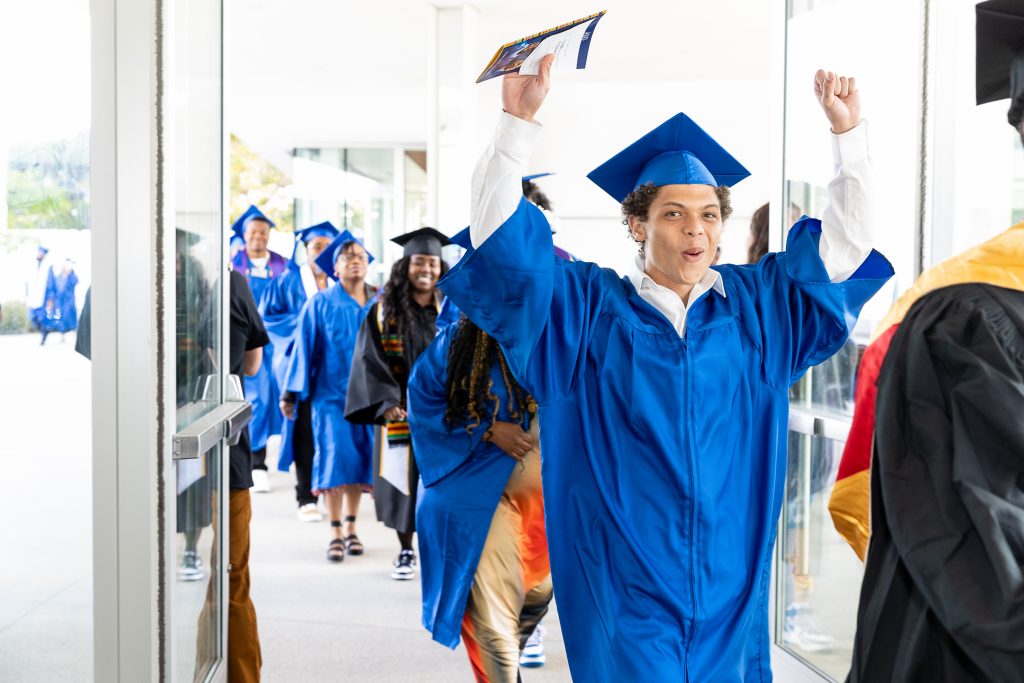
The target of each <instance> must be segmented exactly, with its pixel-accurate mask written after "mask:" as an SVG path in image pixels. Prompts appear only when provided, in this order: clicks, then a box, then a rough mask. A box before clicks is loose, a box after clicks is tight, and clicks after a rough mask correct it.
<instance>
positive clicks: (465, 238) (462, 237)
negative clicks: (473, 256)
mask: <svg viewBox="0 0 1024 683" xmlns="http://www.w3.org/2000/svg"><path fill="white" fill-rule="evenodd" d="M450 239H451V242H452V244H457V245H459V246H460V247H462V248H463V249H469V248H470V247H472V246H473V240H472V239H471V238H470V236H469V226H468V225H467V226H466V227H465V228H464V229H462V230H459V231H458V232H457V233H455V234H454V235H452V236H451V238H450Z"/></svg>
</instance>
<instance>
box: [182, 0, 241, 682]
mask: <svg viewBox="0 0 1024 683" xmlns="http://www.w3.org/2000/svg"><path fill="white" fill-rule="evenodd" d="M169 7H170V9H169V15H170V16H169V18H170V21H169V22H168V26H169V27H170V29H169V30H168V31H165V35H164V44H165V46H167V47H168V48H169V50H168V52H167V55H168V58H167V65H168V67H169V69H168V71H167V75H168V76H169V78H168V79H166V80H165V83H166V84H167V85H168V89H167V92H168V95H169V100H168V102H167V106H166V107H165V109H164V117H165V119H166V120H167V122H168V123H169V124H170V128H169V132H170V135H169V137H168V141H167V142H168V145H167V147H168V149H169V151H170V155H169V156H168V157H167V161H168V163H167V164H166V165H165V168H164V169H163V172H164V174H165V177H167V180H168V181H172V182H171V183H170V184H169V186H168V187H169V192H168V195H167V196H168V198H169V199H170V201H169V205H170V206H171V207H172V212H171V216H172V220H173V232H174V235H173V239H174V251H173V291H174V308H173V311H172V310H170V309H169V308H168V309H165V315H173V326H174V336H173V339H174V352H173V369H174V370H173V379H174V412H173V414H174V425H173V426H174V431H175V436H174V438H173V441H172V448H171V451H172V461H173V474H172V476H171V477H170V478H169V480H168V481H167V482H166V484H165V486H166V489H165V492H164V495H165V499H166V500H168V501H169V502H170V501H173V503H172V504H169V505H167V518H166V520H165V523H166V525H167V529H168V531H169V532H170V533H168V534H167V536H168V537H169V538H173V539H174V540H173V541H172V542H171V543H170V552H169V553H168V554H167V556H166V559H165V574H164V575H165V576H166V581H167V589H168V591H167V592H168V595H169V596H170V604H169V610H168V617H169V620H168V621H169V623H168V627H169V628H168V629H167V635H168V637H169V641H170V642H169V645H170V647H169V648H166V650H165V651H166V656H168V657H169V658H170V661H169V665H170V671H171V676H170V680H171V681H174V682H176V683H177V682H181V683H191V682H195V683H201V682H203V681H207V680H211V679H212V678H214V677H216V678H218V679H220V678H222V677H223V676H224V674H225V672H224V668H225V667H224V666H222V665H221V664H222V662H223V659H224V655H225V650H226V647H225V643H226V633H227V630H226V614H225V606H226V604H227V603H226V600H225V591H226V586H227V584H228V581H227V559H226V558H227V552H226V550H227V539H226V529H227V527H228V525H227V524H226V523H225V519H224V513H225V510H226V509H227V506H226V504H225V503H226V500H225V499H226V494H227V485H226V484H227V482H226V481H225V475H226V472H227V468H226V466H225V465H226V463H225V459H226V457H227V454H228V448H227V447H226V446H225V443H224V436H225V425H226V420H227V419H229V418H230V416H231V415H232V414H233V413H234V412H235V411H234V409H233V408H234V406H237V405H239V403H238V401H240V400H241V393H240V391H239V390H238V385H237V384H235V385H231V384H229V383H228V382H227V381H226V380H227V375H226V366H227V363H226V358H227V356H226V352H227V351H226V349H227V346H228V344H227V343H226V329H227V328H226V316H225V311H226V299H227V290H226V288H225V282H226V279H227V278H226V276H227V269H226V262H227V259H226V256H225V253H224V228H223V226H224V216H223V206H224V196H223V189H222V188H223V182H222V179H223V176H224V171H223V164H224V153H223V148H224V144H223V130H222V128H223V127H222V121H223V112H222V107H221V102H222V85H223V79H222V77H221V74H222V31H221V19H222V16H221V11H222V8H221V3H220V2H209V1H208V0H175V2H173V3H172V4H171V5H170V6H169ZM232 389H234V391H233V392H232V393H233V395H228V393H227V392H231V390H232ZM227 399H235V400H234V401H228V400H227ZM172 510H173V514H172V512H171V511H172Z"/></svg>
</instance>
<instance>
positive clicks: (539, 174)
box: [523, 173, 555, 183]
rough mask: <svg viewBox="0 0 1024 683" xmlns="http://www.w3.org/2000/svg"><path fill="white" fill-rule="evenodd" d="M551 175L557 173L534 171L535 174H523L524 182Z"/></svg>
mask: <svg viewBox="0 0 1024 683" xmlns="http://www.w3.org/2000/svg"><path fill="white" fill-rule="evenodd" d="M549 175H555V174H554V173H534V174H533V175H524V176H523V182H524V183H528V182H530V181H531V180H536V179H537V178H543V177H545V176H549Z"/></svg>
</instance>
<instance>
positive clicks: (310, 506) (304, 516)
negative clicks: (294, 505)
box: [297, 503, 324, 522]
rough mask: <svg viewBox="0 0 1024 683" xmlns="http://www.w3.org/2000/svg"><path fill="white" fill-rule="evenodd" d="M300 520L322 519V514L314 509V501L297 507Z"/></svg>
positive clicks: (314, 520) (315, 520)
mask: <svg viewBox="0 0 1024 683" xmlns="http://www.w3.org/2000/svg"><path fill="white" fill-rule="evenodd" d="M297 514H298V515H299V521H300V522H322V521H323V519H324V516H323V514H322V513H321V512H320V511H319V510H317V509H316V503H306V504H305V505H303V506H302V507H300V508H299V512H298V513H297Z"/></svg>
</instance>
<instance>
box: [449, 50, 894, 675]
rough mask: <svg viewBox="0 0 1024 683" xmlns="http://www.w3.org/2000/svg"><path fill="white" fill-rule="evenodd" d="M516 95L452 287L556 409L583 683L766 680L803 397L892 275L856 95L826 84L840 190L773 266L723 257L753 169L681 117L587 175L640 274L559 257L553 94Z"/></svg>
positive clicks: (560, 501) (573, 651)
mask: <svg viewBox="0 0 1024 683" xmlns="http://www.w3.org/2000/svg"><path fill="white" fill-rule="evenodd" d="M550 64H551V60H550V58H546V59H545V60H544V61H543V62H542V65H541V69H540V74H539V75H538V76H518V75H517V76H514V77H506V78H505V80H504V82H503V88H502V95H503V103H502V104H503V109H504V112H503V113H502V114H501V120H500V124H499V128H498V130H497V132H496V133H495V137H494V140H493V142H492V144H491V147H490V148H489V149H488V151H487V152H486V153H485V155H484V157H483V158H482V159H481V162H480V164H479V165H478V167H477V171H476V175H475V177H474V195H473V196H474V206H473V212H472V219H471V225H472V238H473V244H474V246H475V250H474V251H473V252H471V253H470V254H468V255H467V256H466V257H465V258H464V259H462V261H461V262H460V263H459V264H458V265H456V266H455V267H454V268H453V269H452V271H451V272H450V273H449V274H448V276H447V277H446V278H445V279H444V280H442V282H441V287H442V288H443V289H444V290H445V292H446V293H447V295H448V296H450V297H451V298H452V299H454V300H455V302H456V303H457V304H458V305H459V307H460V308H461V309H462V310H463V312H464V313H466V315H468V316H469V317H470V318H471V319H472V320H473V321H474V322H476V323H477V324H478V325H480V327H481V328H482V329H484V330H485V331H486V332H487V333H488V334H490V335H492V336H494V337H495V338H496V339H497V340H498V341H499V342H500V344H501V347H502V350H503V352H504V353H505V356H506V358H507V359H508V362H509V366H510V367H511V368H512V370H513V372H514V374H515V376H516V378H517V379H518V380H519V382H520V383H521V384H522V385H523V387H524V388H526V389H527V390H528V391H529V392H530V393H531V394H532V395H533V396H534V397H535V398H536V399H537V401H538V403H539V404H540V419H541V423H542V424H543V430H542V432H541V450H542V452H543V453H545V458H544V461H543V485H544V490H545V503H546V505H545V512H546V521H547V534H548V541H549V544H548V545H549V549H550V552H551V570H552V578H553V581H554V586H555V591H556V596H557V600H558V606H559V615H560V618H561V624H562V631H563V635H564V637H565V646H566V652H567V654H568V658H569V666H570V669H571V671H572V675H573V679H574V680H576V681H588V682H589V681H616V682H617V681H640V680H643V681H670V680H671V681H681V680H688V681H716V682H717V681H725V682H730V681H758V682H760V681H768V680H771V675H772V674H771V668H770V662H769V647H770V637H769V633H768V613H769V590H768V589H769V586H768V584H769V576H770V573H771V572H770V568H771V556H772V547H773V544H774V541H775V533H776V528H777V521H778V514H779V509H780V505H781V503H782V500H783V498H784V495H785V491H784V483H785V463H786V434H787V421H788V408H789V405H788V389H789V386H790V385H791V384H792V383H793V382H795V381H796V380H797V379H798V378H799V377H800V376H801V375H802V374H803V373H804V372H805V371H806V370H807V368H808V367H810V366H812V365H815V364H818V363H821V362H822V361H824V360H825V359H827V358H828V357H829V356H830V355H832V354H833V353H835V352H836V351H837V350H838V349H840V348H841V347H842V345H843V343H844V342H845V340H846V339H847V337H848V335H849V333H850V330H851V328H852V326H853V324H854V323H855V321H856V318H857V315H858V313H859V311H860V308H861V306H862V305H863V304H864V303H865V302H866V301H867V300H868V299H869V298H870V297H871V296H872V295H873V294H874V293H875V292H876V291H878V289H879V288H880V287H881V286H882V285H883V284H884V283H885V282H886V280H888V278H889V277H891V275H892V272H893V271H892V267H891V266H890V265H889V263H888V261H886V260H885V258H884V257H883V256H881V255H880V254H878V253H877V252H874V251H872V250H871V249H870V243H871V230H870V220H869V217H870V206H869V205H868V200H869V197H870V192H869V185H868V183H867V179H868V177H869V173H870V164H869V162H868V157H867V143H866V131H865V126H864V125H862V124H860V113H859V96H858V94H857V90H856V86H855V83H854V81H853V80H852V79H847V78H845V77H842V78H841V77H838V76H835V75H834V74H826V73H825V72H819V73H818V74H816V77H815V88H816V96H817V97H818V99H819V101H820V103H821V105H822V107H823V109H824V111H825V114H826V116H827V118H828V120H829V122H830V124H831V126H832V130H833V133H834V134H833V149H834V152H835V155H836V161H837V170H838V173H837V176H836V179H835V180H833V182H832V183H831V184H830V186H829V197H830V203H829V207H828V208H826V210H825V213H824V215H823V219H822V220H821V221H818V220H814V219H805V220H802V221H800V222H799V223H797V224H796V225H795V226H793V228H792V229H791V230H790V233H789V237H788V240H787V247H786V251H785V252H782V253H776V254H769V255H767V256H766V257H765V258H763V259H762V260H761V261H760V262H758V263H757V264H756V265H751V266H717V267H716V268H714V269H710V263H711V259H712V258H713V255H714V252H715V249H716V247H717V246H718V243H719V241H720V239H721V234H722V229H723V223H724V221H725V219H726V218H728V215H729V212H730V211H731V207H730V195H729V190H728V186H729V185H732V184H735V183H737V182H739V181H741V180H742V179H743V178H744V177H746V175H747V172H746V170H745V169H744V168H743V166H742V165H741V164H739V163H738V162H737V161H736V160H735V159H734V158H733V157H732V156H731V155H729V154H728V152H726V151H725V150H724V149H722V148H721V146H719V145H718V144H717V143H715V141H714V140H713V139H712V138H711V137H710V136H708V135H707V134H706V133H704V131H703V130H702V129H700V127H698V126H697V125H696V124H695V123H693V122H692V121H691V120H690V119H689V118H688V117H686V116H685V115H682V114H679V115H677V116H675V117H673V118H671V119H669V121H667V122H665V123H664V124H662V125H661V126H659V127H657V128H655V129H654V130H653V131H651V132H650V133H648V134H647V135H645V136H644V137H642V138H640V139H639V140H638V141H637V142H635V143H633V144H632V145H630V146H629V147H627V148H626V149H624V150H623V151H622V152H620V153H619V154H617V155H616V156H615V157H613V158H612V159H611V160H609V161H608V162H606V163H605V164H604V165H602V166H601V167H599V168H598V169H596V170H595V171H593V172H592V173H591V174H590V178H591V179H592V180H594V182H595V183H597V184H598V185H599V186H600V187H601V188H602V189H604V190H605V191H606V192H608V194H610V195H611V196H612V197H613V198H614V199H615V200H616V201H617V202H620V204H621V207H622V212H623V217H624V219H625V222H626V223H627V224H628V226H629V228H630V233H631V235H632V236H633V239H635V240H636V241H637V242H639V243H640V255H639V256H638V258H637V259H636V262H635V268H634V271H633V272H631V273H630V276H629V277H624V278H623V277H619V276H618V275H617V274H616V273H614V272H613V271H611V270H608V269H602V268H600V267H598V266H596V265H594V264H592V263H585V262H580V261H576V262H567V261H564V260H555V259H552V258H550V253H551V249H552V243H551V231H550V229H549V227H548V224H547V221H546V220H545V219H544V217H543V215H542V214H541V212H540V211H539V210H538V209H537V208H536V207H534V206H532V205H530V204H529V203H528V202H526V201H525V200H523V199H522V197H521V192H520V191H519V184H518V180H519V176H520V175H521V173H522V168H523V167H524V166H525V164H526V162H527V160H528V157H529V154H530V151H531V150H532V147H533V145H534V143H535V140H536V138H537V135H538V134H539V131H540V130H541V128H540V126H539V125H538V124H536V123H535V122H534V118H533V117H534V114H535V113H536V111H537V109H538V108H539V107H540V104H541V103H542V102H543V99H544V97H545V96H546V94H547V90H548V88H549V86H550V78H551V76H550Z"/></svg>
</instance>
